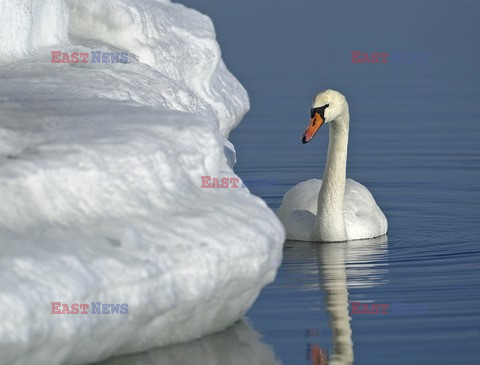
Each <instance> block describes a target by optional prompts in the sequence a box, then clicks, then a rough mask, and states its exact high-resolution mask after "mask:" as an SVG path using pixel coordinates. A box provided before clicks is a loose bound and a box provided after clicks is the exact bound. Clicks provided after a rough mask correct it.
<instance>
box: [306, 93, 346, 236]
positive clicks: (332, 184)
mask: <svg viewBox="0 0 480 365" xmlns="http://www.w3.org/2000/svg"><path fill="white" fill-rule="evenodd" d="M345 104H346V102H345ZM344 110H345V111H344V113H342V114H341V115H340V116H339V117H337V119H336V120H334V121H332V122H331V123H330V133H329V143H328V154H327V162H326V164H325V170H324V172H323V180H322V187H321V188H320V192H319V194H318V209H317V216H316V218H315V224H314V232H313V234H314V237H313V238H314V239H315V240H321V241H330V242H331V241H345V240H346V239H347V231H346V228H345V219H344V216H343V201H344V198H345V180H346V171H347V147H348V130H349V122H350V116H349V113H348V105H347V104H346V105H345V108H344Z"/></svg>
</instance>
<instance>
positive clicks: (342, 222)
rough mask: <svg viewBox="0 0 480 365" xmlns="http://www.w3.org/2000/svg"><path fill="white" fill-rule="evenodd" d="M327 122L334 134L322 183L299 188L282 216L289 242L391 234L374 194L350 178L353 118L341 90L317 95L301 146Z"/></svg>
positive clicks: (293, 191)
mask: <svg viewBox="0 0 480 365" xmlns="http://www.w3.org/2000/svg"><path fill="white" fill-rule="evenodd" d="M327 123H328V124H330V133H329V144H328V154H327V162H326V165H325V170H324V173H323V180H318V179H311V180H307V181H304V182H301V183H299V184H297V185H296V186H294V187H293V188H292V189H290V190H289V191H288V192H287V193H286V194H285V196H284V197H283V200H282V204H281V206H280V208H279V209H278V211H277V215H278V217H279V218H280V220H281V221H282V223H283V225H284V226H285V230H286V232H287V239H291V240H299V241H316V242H336V241H347V240H358V239H367V238H374V237H378V236H382V235H384V234H386V233H387V228H388V223H387V219H386V217H385V215H384V214H383V212H382V210H381V209H380V208H379V207H378V205H377V203H376V202H375V199H374V198H373V196H372V194H370V192H369V191H368V189H367V188H366V187H365V186H363V185H362V184H360V183H358V182H356V181H354V180H352V179H347V178H346V167H347V146H348V130H349V123H350V115H349V111H348V104H347V101H346V99H345V97H344V96H343V95H342V94H340V93H339V92H338V91H334V90H325V91H322V92H320V93H319V94H317V95H316V97H315V98H314V100H313V104H312V110H311V120H310V124H309V126H308V128H307V130H306V131H305V133H304V135H303V138H302V142H303V143H307V142H309V141H310V140H311V139H312V138H313V136H314V135H315V133H316V132H317V131H318V130H319V129H320V127H321V126H322V125H323V124H327Z"/></svg>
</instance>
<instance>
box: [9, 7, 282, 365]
mask: <svg viewBox="0 0 480 365" xmlns="http://www.w3.org/2000/svg"><path fill="white" fill-rule="evenodd" d="M0 39H1V44H2V47H0V199H1V200H0V202H1V204H0V218H1V219H0V308H1V310H2V318H1V320H0V355H1V356H0V357H1V359H2V360H1V361H2V364H33V363H34V364H61V363H64V362H68V363H70V364H75V363H87V362H92V361H97V360H101V359H105V358H107V357H109V356H112V355H115V354H125V353H130V352H138V351H142V350H146V349H149V348H152V347H155V346H165V345H170V344H175V343H180V342H185V341H189V340H193V339H197V338H199V337H201V336H203V335H205V334H209V333H213V332H216V331H220V330H223V329H224V328H226V327H227V326H229V325H231V324H232V323H234V322H235V321H237V320H238V319H239V318H240V317H241V316H242V315H243V314H244V313H245V312H246V311H247V310H248V308H249V307H250V306H251V304H252V303H253V301H254V300H255V299H256V297H257V295H258V293H259V291H260V290H261V288H262V287H263V286H264V285H266V284H267V283H269V282H270V281H272V280H273V278H274V276H275V273H276V269H277V267H278V265H279V263H280V260H281V247H282V243H283V240H284V230H283V227H282V226H281V224H280V222H279V221H278V220H277V218H276V217H275V215H274V213H273V212H271V211H270V210H269V209H268V207H267V206H266V204H265V203H264V202H263V201H262V200H261V199H259V198H257V197H255V196H253V195H251V194H250V193H249V192H248V190H247V189H233V188H232V189H202V188H201V176H205V175H209V176H213V177H216V176H218V177H221V176H232V177H234V176H235V175H234V173H233V171H232V166H233V163H234V160H235V153H234V147H233V146H232V145H231V143H230V142H229V141H228V140H227V139H226V138H228V134H229V132H230V131H231V129H232V128H234V127H235V126H236V125H237V124H238V123H239V122H240V120H241V118H242V117H243V115H244V114H245V112H246V111H247V110H248V107H249V104H248V97H247V94H246V92H245V90H244V89H243V88H242V86H241V85H240V84H239V83H238V81H237V80H236V79H235V78H234V77H233V76H232V75H231V74H230V73H229V72H228V70H227V68H226V67H225V65H224V63H223V61H222V59H221V53H220V49H219V46H218V44H217V42H216V40H215V33H214V29H213V26H212V24H211V21H210V19H209V18H208V17H206V16H204V15H201V14H200V13H198V12H196V11H195V10H191V9H188V8H186V7H184V6H183V5H180V4H172V3H170V1H168V0H161V1H160V0H157V1H154V0H111V1H99V0H8V1H7V0H0ZM92 50H101V51H103V52H128V53H129V62H130V63H127V64H121V63H115V64H113V63H108V64H93V63H90V62H89V63H85V64H82V63H76V64H73V63H70V64H67V63H65V64H54V63H51V51H62V52H91V51H92ZM92 301H95V302H97V301H98V302H102V303H128V314H125V315H107V314H105V315H91V314H88V315H87V314H83V315H82V314H78V315H73V314H71V315H68V314H51V310H52V306H51V302H62V303H69V304H71V303H90V302H92Z"/></svg>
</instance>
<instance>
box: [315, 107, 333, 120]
mask: <svg viewBox="0 0 480 365" xmlns="http://www.w3.org/2000/svg"><path fill="white" fill-rule="evenodd" d="M329 105H330V104H325V105H324V106H319V107H318V108H312V109H310V118H314V117H315V114H317V113H318V114H320V116H321V117H322V119H325V116H324V114H325V109H327V108H328V107H329Z"/></svg>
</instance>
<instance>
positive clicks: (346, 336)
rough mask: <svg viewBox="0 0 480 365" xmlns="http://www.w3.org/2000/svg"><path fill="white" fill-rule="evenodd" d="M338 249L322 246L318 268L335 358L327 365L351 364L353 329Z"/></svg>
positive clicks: (342, 248) (342, 251)
mask: <svg viewBox="0 0 480 365" xmlns="http://www.w3.org/2000/svg"><path fill="white" fill-rule="evenodd" d="M338 245H340V244H338V243H337V244H333V245H332V244H326V245H323V246H322V248H321V250H320V252H319V253H320V256H319V264H320V265H319V268H320V271H321V274H322V275H321V279H322V280H321V284H322V287H323V289H324V291H325V305H326V309H327V312H328V313H329V315H330V327H331V329H332V338H333V348H334V354H333V357H332V359H331V361H330V362H329V364H338V365H348V364H352V363H353V342H352V329H351V327H350V316H349V313H348V289H347V273H346V269H345V257H344V255H345V250H344V247H339V246H338Z"/></svg>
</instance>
